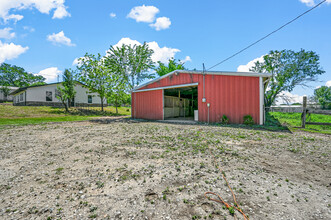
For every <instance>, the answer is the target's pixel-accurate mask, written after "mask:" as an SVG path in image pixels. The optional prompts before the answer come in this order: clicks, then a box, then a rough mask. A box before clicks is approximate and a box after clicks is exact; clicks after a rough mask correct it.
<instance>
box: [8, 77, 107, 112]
mask: <svg viewBox="0 0 331 220" xmlns="http://www.w3.org/2000/svg"><path fill="white" fill-rule="evenodd" d="M58 86H61V83H52V84H45V85H39V86H29V87H23V88H19V89H17V90H15V91H14V92H12V93H11V95H13V104H14V105H19V106H54V107H61V106H62V103H61V100H59V99H58V98H57V94H58V92H59V91H58V89H57V87H58ZM75 91H76V96H75V98H74V99H73V100H72V102H71V103H70V105H71V106H91V107H92V106H93V107H98V106H101V99H100V97H99V96H98V94H97V93H91V92H90V91H89V89H88V88H86V87H84V85H83V84H81V83H79V82H77V83H76V85H75Z"/></svg>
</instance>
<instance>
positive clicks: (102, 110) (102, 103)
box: [100, 97, 103, 112]
mask: <svg viewBox="0 0 331 220" xmlns="http://www.w3.org/2000/svg"><path fill="white" fill-rule="evenodd" d="M100 98H101V111H102V112H103V97H100Z"/></svg>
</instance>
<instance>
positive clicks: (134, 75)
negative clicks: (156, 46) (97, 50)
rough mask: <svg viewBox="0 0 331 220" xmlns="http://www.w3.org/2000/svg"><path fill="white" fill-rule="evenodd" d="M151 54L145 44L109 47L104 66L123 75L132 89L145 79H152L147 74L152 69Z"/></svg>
mask: <svg viewBox="0 0 331 220" xmlns="http://www.w3.org/2000/svg"><path fill="white" fill-rule="evenodd" d="M153 53H154V51H153V50H151V49H149V47H148V44H147V43H146V42H145V43H144V44H143V45H133V46H132V45H125V44H123V45H122V46H121V47H113V46H111V47H110V49H109V50H108V52H107V56H106V57H107V61H106V64H107V66H109V67H110V68H111V69H112V70H113V71H115V72H116V73H117V74H121V75H123V76H124V78H125V79H126V81H127V83H128V85H129V87H130V89H132V88H134V87H136V86H138V85H139V84H140V83H141V82H142V81H144V80H145V79H152V78H154V76H153V75H152V74H150V73H148V70H150V69H152V68H154V62H153V61H152V54H153Z"/></svg>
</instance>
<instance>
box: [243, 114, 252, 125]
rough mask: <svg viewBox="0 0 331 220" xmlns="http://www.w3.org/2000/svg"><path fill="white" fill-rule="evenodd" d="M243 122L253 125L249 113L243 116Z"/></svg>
mask: <svg viewBox="0 0 331 220" xmlns="http://www.w3.org/2000/svg"><path fill="white" fill-rule="evenodd" d="M244 124H245V125H253V124H254V120H253V117H252V116H251V115H245V116H244Z"/></svg>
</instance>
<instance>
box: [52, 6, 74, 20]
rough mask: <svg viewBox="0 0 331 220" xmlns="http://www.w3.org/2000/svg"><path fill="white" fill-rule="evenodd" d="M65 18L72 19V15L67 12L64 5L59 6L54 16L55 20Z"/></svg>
mask: <svg viewBox="0 0 331 220" xmlns="http://www.w3.org/2000/svg"><path fill="white" fill-rule="evenodd" d="M64 17H71V14H70V13H69V12H68V11H67V10H66V7H65V6H64V5H61V6H59V7H58V8H57V9H56V10H55V11H54V14H53V17H52V18H53V19H55V18H58V19H61V18H64Z"/></svg>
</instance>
